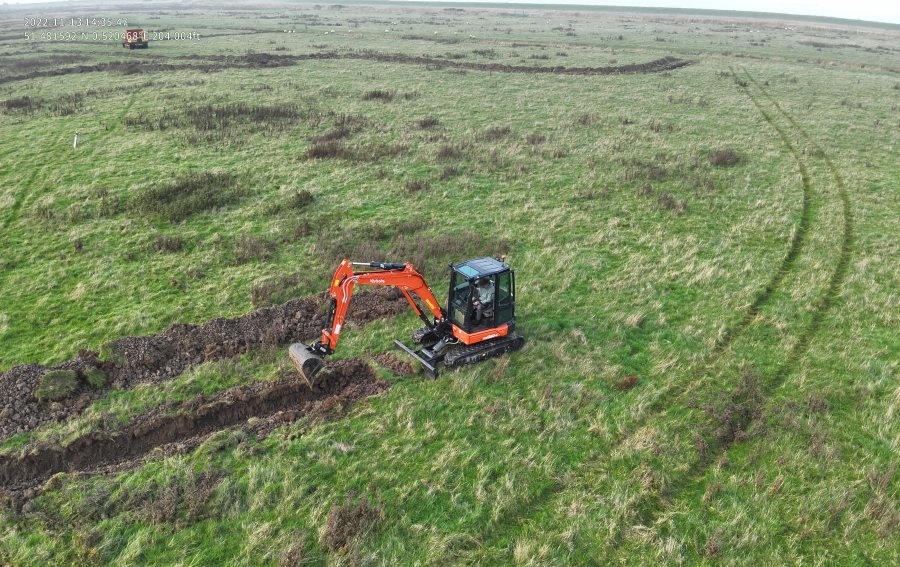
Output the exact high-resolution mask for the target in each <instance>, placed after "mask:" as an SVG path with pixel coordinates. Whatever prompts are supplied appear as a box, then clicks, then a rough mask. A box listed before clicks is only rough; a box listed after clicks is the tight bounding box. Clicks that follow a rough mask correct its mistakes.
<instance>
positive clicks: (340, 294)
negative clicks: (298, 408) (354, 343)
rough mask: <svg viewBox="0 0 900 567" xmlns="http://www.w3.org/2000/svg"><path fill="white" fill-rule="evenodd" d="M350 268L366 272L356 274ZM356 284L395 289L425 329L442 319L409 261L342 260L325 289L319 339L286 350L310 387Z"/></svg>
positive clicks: (330, 348)
mask: <svg viewBox="0 0 900 567" xmlns="http://www.w3.org/2000/svg"><path fill="white" fill-rule="evenodd" d="M354 266H357V267H364V268H369V269H368V270H363V271H357V270H355V269H354ZM357 284H361V285H379V286H392V287H396V288H397V289H399V290H400V292H401V293H402V294H403V296H404V297H405V298H406V300H407V301H408V302H409V305H410V307H412V309H413V311H415V313H416V315H418V316H419V318H421V319H422V320H423V321H424V322H425V325H426V326H428V327H433V326H435V325H437V324H439V323H440V322H442V321H443V320H444V318H445V315H444V312H443V310H442V309H441V306H440V304H439V303H438V301H437V299H435V297H434V293H432V291H431V289H430V288H429V287H428V284H427V283H426V282H425V278H424V277H423V276H422V274H420V273H419V272H418V271H416V269H415V267H413V265H412V264H410V263H409V262H406V263H402V264H401V263H387V262H351V261H349V260H343V261H342V262H341V264H340V266H338V268H337V270H336V271H335V272H334V277H332V278H331V284H330V285H329V287H328V295H329V296H330V302H331V305H330V308H329V310H328V318H327V320H326V323H325V328H324V329H322V337H321V339H319V340H318V341H316V342H314V343H312V344H310V345H304V344H303V343H294V344H292V345H291V346H290V347H289V348H288V354H289V356H290V358H291V360H292V361H293V363H294V366H296V367H297V370H298V371H299V372H300V374H301V375H302V376H303V377H304V379H306V381H307V382H309V384H310V386H312V385H313V384H314V378H315V376H316V374H317V373H318V372H319V370H321V368H322V366H323V364H324V359H325V357H326V356H327V355H329V354H332V353H333V352H334V350H335V348H336V347H337V343H338V338H340V334H341V329H342V328H343V326H344V321H345V319H346V316H347V310H348V308H349V307H350V298H351V297H352V295H353V288H354V287H355V286H356V285H357ZM412 294H415V295H416V296H418V297H419V299H421V300H422V301H423V302H424V303H425V305H426V306H427V308H428V310H429V311H430V312H431V314H432V315H433V316H434V321H431V320H429V319H428V316H427V315H425V313H424V311H423V310H422V309H421V308H420V307H419V305H417V304H416V302H415V300H414V299H413V295H412Z"/></svg>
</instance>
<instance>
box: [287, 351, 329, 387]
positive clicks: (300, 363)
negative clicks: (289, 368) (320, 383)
mask: <svg viewBox="0 0 900 567" xmlns="http://www.w3.org/2000/svg"><path fill="white" fill-rule="evenodd" d="M288 355H289V356H290V357H291V361H292V362H293V363H294V366H296V367H297V371H298V372H300V375H301V376H303V379H304V380H306V382H307V383H308V384H309V387H310V388H312V387H313V385H314V384H315V377H316V374H318V373H319V370H321V369H322V366H323V365H324V364H325V360H324V359H323V358H322V357H321V356H320V355H318V354H316V353H314V352H312V351H311V350H310V349H309V347H308V346H306V345H305V344H303V343H294V344H292V345H291V346H290V347H289V348H288Z"/></svg>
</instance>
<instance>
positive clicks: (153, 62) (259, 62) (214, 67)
mask: <svg viewBox="0 0 900 567" xmlns="http://www.w3.org/2000/svg"><path fill="white" fill-rule="evenodd" d="M332 59H357V60H365V61H377V62H379V63H399V64H407V65H425V66H427V67H432V68H452V69H467V70H471V71H489V72H496V73H552V74H555V75H627V74H637V73H661V72H663V71H672V70H674V69H678V68H680V67H684V66H686V65H690V64H691V62H690V61H687V60H685V59H678V58H677V57H672V56H667V57H663V58H661V59H655V60H653V61H648V62H646V63H630V64H627V65H618V66H611V67H563V66H556V67H549V66H542V65H505V64H503V63H475V62H470V61H453V60H448V59H440V58H437V57H420V56H415V55H406V54H403V53H381V52H376V51H353V52H349V53H337V52H333V51H332V52H320V53H304V54H301V55H280V54H272V53H250V54H246V55H214V56H202V55H194V56H187V57H181V58H172V59H169V58H164V57H155V58H150V59H148V60H140V61H109V62H104V63H97V64H94V65H74V66H67V67H60V68H57V69H43V70H35V71H31V72H28V73H24V74H20V75H9V76H4V77H0V85H2V84H4V83H12V82H16V81H24V80H28V79H34V78H40V77H58V76H62V75H73V74H83V73H97V72H111V73H119V74H122V75H138V74H143V73H163V72H166V73H169V72H172V71H184V70H190V71H200V72H203V73H213V72H217V71H222V70H225V69H268V68H275V67H290V66H293V65H296V64H297V63H298V62H300V61H323V60H326V61H327V60H332ZM179 60H196V61H198V62H197V63H183V62H180V61H179ZM168 61H171V62H168Z"/></svg>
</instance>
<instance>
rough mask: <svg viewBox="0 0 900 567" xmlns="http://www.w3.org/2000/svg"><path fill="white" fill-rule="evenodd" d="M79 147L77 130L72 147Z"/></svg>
mask: <svg viewBox="0 0 900 567" xmlns="http://www.w3.org/2000/svg"><path fill="white" fill-rule="evenodd" d="M77 147H78V132H75V141H73V142H72V149H73V150H74V149H75V148H77Z"/></svg>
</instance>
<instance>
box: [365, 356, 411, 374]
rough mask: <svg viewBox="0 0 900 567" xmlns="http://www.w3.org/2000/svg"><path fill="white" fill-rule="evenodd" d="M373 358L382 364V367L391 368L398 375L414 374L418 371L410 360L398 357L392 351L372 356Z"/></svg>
mask: <svg viewBox="0 0 900 567" xmlns="http://www.w3.org/2000/svg"><path fill="white" fill-rule="evenodd" d="M372 360H374V361H375V362H377V363H378V364H380V365H381V366H382V367H384V368H386V369H387V370H390V371H391V372H393V373H394V374H396V375H397V376H412V375H413V374H415V372H416V368H415V367H414V366H413V365H412V363H410V362H409V361H408V360H401V359H399V358H397V355H395V354H394V353H392V352H382V353H381V354H376V355H375V356H373V357H372Z"/></svg>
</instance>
